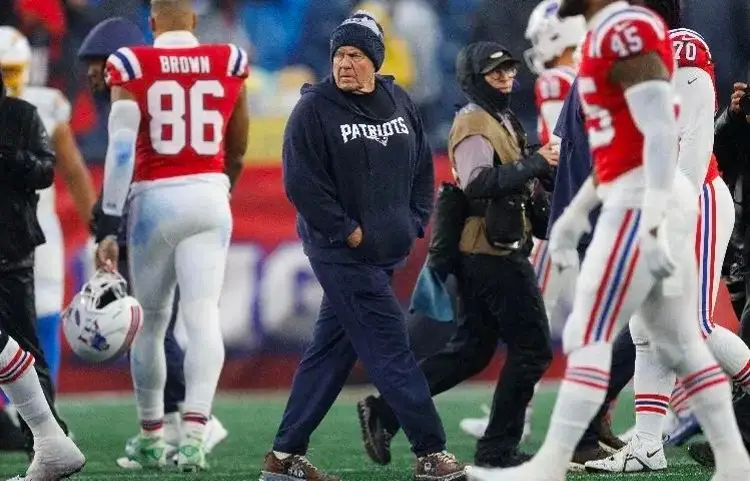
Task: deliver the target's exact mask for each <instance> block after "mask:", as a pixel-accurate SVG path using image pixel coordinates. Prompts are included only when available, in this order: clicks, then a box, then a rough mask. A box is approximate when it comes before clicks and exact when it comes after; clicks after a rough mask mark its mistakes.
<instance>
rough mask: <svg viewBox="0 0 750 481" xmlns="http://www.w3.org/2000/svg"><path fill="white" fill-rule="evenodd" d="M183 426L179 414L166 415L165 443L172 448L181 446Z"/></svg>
mask: <svg viewBox="0 0 750 481" xmlns="http://www.w3.org/2000/svg"><path fill="white" fill-rule="evenodd" d="M181 424H182V423H181V422H180V413H179V412H174V413H168V414H165V415H164V442H166V443H167V444H171V445H172V446H177V445H179V444H180V434H181V433H182V431H181V429H180V427H181Z"/></svg>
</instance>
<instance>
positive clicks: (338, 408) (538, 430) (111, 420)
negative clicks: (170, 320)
mask: <svg viewBox="0 0 750 481" xmlns="http://www.w3.org/2000/svg"><path fill="white" fill-rule="evenodd" d="M554 393H555V390H554V388H553V387H548V388H546V389H545V388H543V389H542V390H540V392H539V395H538V397H537V401H536V404H535V411H534V413H535V418H534V442H533V443H532V444H531V445H529V446H527V448H529V449H533V448H535V447H536V446H538V443H539V441H540V439H541V437H542V436H543V434H544V432H545V429H546V426H547V421H548V417H549V414H550V412H551V410H552V405H553V402H554V395H555V394H554ZM362 394H363V391H359V392H354V391H349V392H346V393H344V394H342V396H341V397H340V399H339V401H338V402H337V403H336V405H335V406H334V407H333V409H332V411H331V412H330V414H329V415H328V417H327V418H326V420H325V421H324V422H323V424H322V425H321V427H320V429H318V431H317V433H315V436H314V437H313V439H312V442H311V450H310V452H309V458H310V460H311V461H312V462H313V463H315V464H316V465H318V466H319V467H321V468H325V469H326V470H329V471H330V472H332V473H337V474H339V475H340V476H341V477H342V479H343V480H344V481H400V480H404V481H407V480H410V479H411V469H412V464H413V458H412V456H411V453H410V452H409V448H408V445H407V443H406V441H405V439H404V437H403V435H402V434H400V435H399V436H398V437H397V438H396V439H395V440H394V442H393V462H392V463H391V465H390V466H388V467H380V466H376V465H374V464H372V463H371V462H370V461H369V459H368V458H366V456H365V454H364V450H363V448H362V445H361V441H360V436H359V427H358V425H357V421H356V416H355V414H354V412H355V411H354V403H355V402H356V400H357V398H358V397H359V396H361V395H362ZM490 397H491V390H490V388H485V387H481V388H480V387H471V388H462V389H456V390H454V391H453V392H449V393H446V394H444V395H442V396H440V397H438V398H437V403H438V409H439V411H440V414H441V415H442V416H443V421H444V423H445V428H446V431H447V433H448V448H449V449H450V450H451V451H453V452H454V453H455V454H456V455H457V456H458V457H459V458H460V459H462V460H467V461H471V460H472V459H473V449H474V441H473V440H472V439H471V438H469V437H468V436H466V435H465V434H463V433H462V432H461V431H460V429H459V428H458V423H459V421H460V419H461V418H462V417H466V416H467V415H469V416H474V415H479V414H481V411H480V410H479V406H480V404H481V403H484V402H487V401H488V400H489V399H490ZM285 400H286V398H285V397H284V396H283V395H281V394H280V395H269V394H263V395H261V394H258V395H241V396H222V397H221V398H220V400H218V401H217V403H216V407H215V413H216V415H217V416H218V417H219V418H220V419H221V420H222V422H223V423H224V425H225V426H226V427H227V429H229V431H230V436H229V438H228V439H227V440H226V441H225V442H224V443H222V444H220V445H219V446H218V447H217V448H216V450H215V451H214V452H213V453H212V454H211V457H210V458H209V460H210V462H211V470H210V471H209V472H206V473H202V474H198V475H185V474H176V473H173V474H166V473H138V472H127V471H122V470H120V469H119V468H118V467H117V466H116V465H115V463H114V460H115V458H116V457H117V456H120V455H121V453H122V449H123V444H124V441H125V439H126V438H127V437H128V436H130V435H132V434H133V433H134V432H135V430H136V422H135V408H134V406H133V402H132V399H131V398H129V397H124V398H122V399H113V398H102V399H94V398H88V399H87V398H69V399H63V400H61V401H60V408H61V411H62V413H63V415H64V416H65V418H66V420H67V421H68V423H69V425H70V426H71V428H72V429H73V431H74V433H75V436H76V440H77V441H78V443H79V446H81V448H82V449H83V451H84V453H85V454H86V456H87V458H88V464H87V465H86V468H85V470H84V471H83V473H81V474H80V475H78V476H77V477H75V478H74V479H79V480H87V481H94V480H96V481H110V480H123V481H124V480H136V479H175V480H176V479H191V478H200V479H205V480H232V481H247V480H252V481H254V480H256V479H258V474H259V468H260V463H261V461H262V458H263V455H264V454H265V452H266V450H268V448H269V446H270V444H271V441H272V439H273V435H274V432H275V430H276V427H277V423H278V421H279V419H280V416H281V413H282V410H283V409H284V402H285ZM632 419H633V414H632V397H631V396H630V395H628V396H624V397H623V398H622V400H621V402H620V403H619V405H618V407H617V416H616V426H615V427H616V430H615V431H616V432H620V430H623V429H625V428H627V427H628V426H629V425H630V424H631V423H632ZM2 456H3V459H2V462H0V479H4V477H11V476H14V475H16V474H19V473H21V472H22V471H24V470H25V467H26V465H25V461H24V457H23V456H20V455H8V454H6V455H2ZM667 456H668V458H669V461H670V469H669V470H668V472H667V473H665V474H651V475H577V476H572V475H571V476H570V477H569V478H568V479H576V480H581V479H586V480H588V479H594V478H604V479H607V480H625V479H627V480H629V481H637V480H640V479H646V478H648V479H655V480H659V481H663V480H669V481H705V480H708V479H709V478H710V474H711V473H710V472H709V471H707V470H705V469H703V468H701V467H700V466H698V465H696V464H694V463H693V462H692V461H691V460H690V459H689V458H688V457H687V455H686V454H684V452H683V451H682V450H681V449H671V450H670V451H669V452H668V453H667ZM523 481H526V480H523ZM528 481H532V480H528Z"/></svg>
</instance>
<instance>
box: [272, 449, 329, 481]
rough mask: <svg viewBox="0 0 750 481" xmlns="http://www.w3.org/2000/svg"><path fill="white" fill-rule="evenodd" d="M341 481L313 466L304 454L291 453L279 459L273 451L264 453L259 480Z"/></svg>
mask: <svg viewBox="0 0 750 481" xmlns="http://www.w3.org/2000/svg"><path fill="white" fill-rule="evenodd" d="M300 479H301V480H305V481H341V479H340V478H338V477H336V476H330V475H328V474H326V473H324V472H322V471H320V470H319V469H318V468H316V467H315V466H313V465H312V464H311V463H310V461H308V460H307V458H305V457H304V456H297V455H292V456H289V457H288V458H284V459H279V458H277V457H276V455H275V454H274V453H273V451H271V452H269V453H268V454H266V459H265V462H264V463H263V469H262V470H261V471H260V481H296V480H300Z"/></svg>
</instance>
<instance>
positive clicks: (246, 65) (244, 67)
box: [227, 43, 250, 79]
mask: <svg viewBox="0 0 750 481" xmlns="http://www.w3.org/2000/svg"><path fill="white" fill-rule="evenodd" d="M228 46H229V60H228V61H227V76H228V77H239V78H243V79H244V78H247V76H248V75H250V59H249V57H248V56H247V52H245V50H243V49H242V48H240V47H238V46H237V45H235V44H233V43H230V44H228Z"/></svg>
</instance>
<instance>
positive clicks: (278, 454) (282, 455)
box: [273, 451, 291, 461]
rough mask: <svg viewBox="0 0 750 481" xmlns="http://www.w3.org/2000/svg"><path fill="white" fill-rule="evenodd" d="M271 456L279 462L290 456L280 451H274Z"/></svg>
mask: <svg viewBox="0 0 750 481" xmlns="http://www.w3.org/2000/svg"><path fill="white" fill-rule="evenodd" d="M273 455H274V456H276V459H278V460H279V461H281V460H283V459H286V458H288V457H289V456H291V454H289V453H282V452H281V451H274V452H273Z"/></svg>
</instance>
